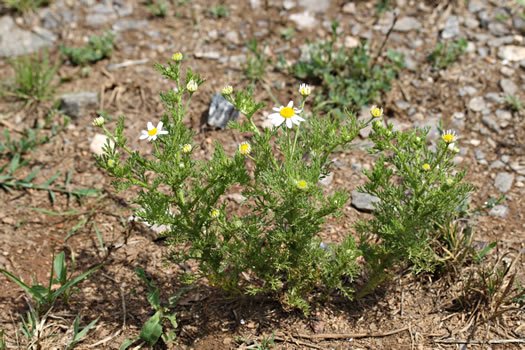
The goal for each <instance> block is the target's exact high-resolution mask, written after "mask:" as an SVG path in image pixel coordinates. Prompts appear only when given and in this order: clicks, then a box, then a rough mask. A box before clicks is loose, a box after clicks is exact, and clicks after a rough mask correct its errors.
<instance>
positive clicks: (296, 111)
mask: <svg viewBox="0 0 525 350" xmlns="http://www.w3.org/2000/svg"><path fill="white" fill-rule="evenodd" d="M293 110H294V111H295V114H299V113H301V112H302V111H303V110H302V109H299V108H294V109H293Z"/></svg>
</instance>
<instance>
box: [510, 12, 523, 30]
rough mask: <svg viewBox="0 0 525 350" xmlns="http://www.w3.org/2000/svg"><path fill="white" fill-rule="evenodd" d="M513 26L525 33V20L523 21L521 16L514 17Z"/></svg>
mask: <svg viewBox="0 0 525 350" xmlns="http://www.w3.org/2000/svg"><path fill="white" fill-rule="evenodd" d="M512 26H513V27H514V28H516V29H517V30H521V31H522V32H523V31H525V19H523V17H521V15H519V14H515V15H514V17H512Z"/></svg>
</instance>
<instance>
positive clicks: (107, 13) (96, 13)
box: [86, 4, 117, 27]
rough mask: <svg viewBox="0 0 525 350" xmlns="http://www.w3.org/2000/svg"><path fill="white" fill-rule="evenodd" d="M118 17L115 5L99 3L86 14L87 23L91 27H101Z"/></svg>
mask: <svg viewBox="0 0 525 350" xmlns="http://www.w3.org/2000/svg"><path fill="white" fill-rule="evenodd" d="M116 18H117V14H116V13H115V10H114V9H113V6H109V5H105V4H97V5H95V6H93V7H92V8H90V9H89V12H88V14H87V16H86V24H87V25H88V26H90V27H99V26H101V25H103V24H106V23H108V22H111V21H113V20H115V19H116Z"/></svg>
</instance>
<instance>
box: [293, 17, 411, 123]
mask: <svg viewBox="0 0 525 350" xmlns="http://www.w3.org/2000/svg"><path fill="white" fill-rule="evenodd" d="M338 26H339V25H338V23H337V22H333V23H332V36H331V38H330V39H329V40H327V41H322V42H317V43H314V44H308V46H307V51H306V52H305V53H306V55H307V56H308V58H307V59H304V60H302V61H299V62H297V63H296V64H295V65H294V66H293V67H292V72H293V74H294V75H295V76H296V77H297V78H299V79H301V80H306V81H309V82H311V83H313V84H314V85H318V84H320V85H321V88H320V89H319V90H320V91H319V92H317V94H316V97H315V101H314V110H315V111H323V112H330V113H332V114H334V115H335V116H337V117H343V116H344V115H345V109H348V110H349V111H350V112H355V111H358V110H360V109H361V108H362V107H363V106H365V105H369V104H371V103H372V102H376V101H377V100H379V98H380V95H381V94H382V93H384V92H386V91H388V90H390V87H391V81H392V80H393V79H394V78H395V77H396V76H397V73H398V69H399V68H400V67H402V65H403V63H402V57H400V56H398V55H397V56H396V55H395V54H394V53H390V54H389V58H390V60H391V63H386V64H383V65H379V64H376V63H375V62H374V61H375V60H372V58H371V56H370V55H369V53H368V45H367V44H366V43H361V44H360V45H359V46H358V47H356V48H354V49H353V50H352V51H351V52H350V53H349V52H348V51H347V50H345V49H344V48H340V49H337V48H336V42H337V39H338V37H339V34H338V33H337V28H338ZM303 55H304V53H303Z"/></svg>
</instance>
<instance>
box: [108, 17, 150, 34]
mask: <svg viewBox="0 0 525 350" xmlns="http://www.w3.org/2000/svg"><path fill="white" fill-rule="evenodd" d="M147 26H148V21H146V20H140V21H139V20H136V19H119V20H118V21H117V22H115V24H113V30H114V31H116V32H123V31H128V30H140V31H143V30H145V29H146V28H147Z"/></svg>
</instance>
